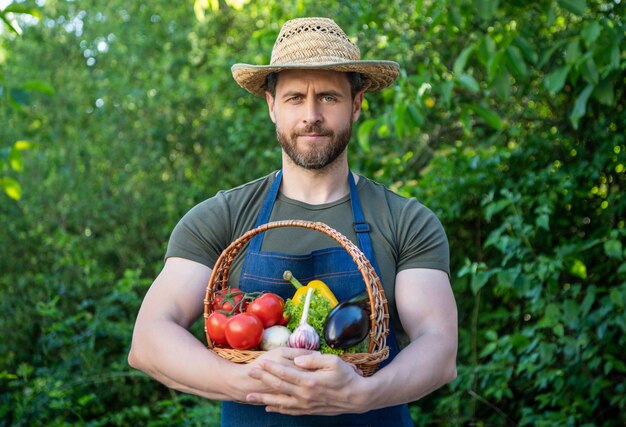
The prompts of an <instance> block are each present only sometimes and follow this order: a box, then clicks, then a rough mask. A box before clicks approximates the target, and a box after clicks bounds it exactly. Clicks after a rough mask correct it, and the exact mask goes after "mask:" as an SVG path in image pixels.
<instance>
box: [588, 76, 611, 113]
mask: <svg viewBox="0 0 626 427" xmlns="http://www.w3.org/2000/svg"><path fill="white" fill-rule="evenodd" d="M593 96H594V97H595V98H596V99H597V100H598V102H600V103H601V104H604V105H607V106H609V107H612V106H613V105H614V104H615V89H614V88H613V82H612V81H610V80H609V79H604V80H602V81H601V82H600V83H599V84H598V85H597V86H596V87H595V89H594V90H593Z"/></svg>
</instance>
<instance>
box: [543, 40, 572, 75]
mask: <svg viewBox="0 0 626 427" xmlns="http://www.w3.org/2000/svg"><path fill="white" fill-rule="evenodd" d="M565 43H567V40H559V41H558V42H556V43H554V44H553V45H552V47H551V48H550V49H548V50H547V51H546V52H545V53H544V54H543V56H542V57H541V60H540V61H539V64H537V67H538V68H541V67H543V66H544V65H546V63H547V62H548V61H549V60H550V58H551V57H552V55H553V54H554V52H555V51H556V50H557V49H560V48H561V46H563V45H564V44H565Z"/></svg>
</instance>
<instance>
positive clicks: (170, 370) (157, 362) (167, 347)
mask: <svg viewBox="0 0 626 427" xmlns="http://www.w3.org/2000/svg"><path fill="white" fill-rule="evenodd" d="M128 362H129V364H130V365H131V366H132V367H134V368H136V369H139V370H141V371H143V372H145V373H146V374H148V375H150V376H151V377H153V378H154V379H156V380H157V381H159V382H161V383H163V384H164V385H166V386H167V387H169V388H173V389H176V390H179V391H182V392H185V393H191V394H195V395H198V396H202V397H205V398H208V399H214V400H243V399H244V398H245V391H243V390H240V389H237V388H236V387H235V386H234V385H237V384H242V382H241V381H236V380H234V379H235V377H237V376H239V375H241V374H242V370H243V369H244V368H243V367H242V365H236V364H234V363H232V362H229V361H227V360H225V359H223V358H221V357H219V356H218V355H216V354H214V353H213V352H212V351H210V350H209V349H208V348H207V347H206V346H205V345H204V344H203V343H202V342H200V341H199V340H198V339H196V337H194V336H193V335H192V334H191V333H190V332H189V331H187V330H186V329H184V328H183V327H181V326H179V325H177V324H175V323H173V322H168V321H166V320H155V321H153V322H150V325H149V326H148V327H137V328H136V329H135V333H134V336H133V344H132V347H131V351H130V354H129V357H128Z"/></svg>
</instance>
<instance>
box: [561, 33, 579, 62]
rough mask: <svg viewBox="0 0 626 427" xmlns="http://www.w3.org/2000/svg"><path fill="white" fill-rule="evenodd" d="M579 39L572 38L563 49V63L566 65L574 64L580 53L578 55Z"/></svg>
mask: <svg viewBox="0 0 626 427" xmlns="http://www.w3.org/2000/svg"><path fill="white" fill-rule="evenodd" d="M579 41H580V39H579V38H578V37H574V38H573V39H572V40H571V41H570V42H569V43H568V44H567V47H566V48H565V62H566V63H568V64H572V65H573V64H575V63H576V62H577V61H578V60H579V59H580V57H581V56H582V53H580V43H579Z"/></svg>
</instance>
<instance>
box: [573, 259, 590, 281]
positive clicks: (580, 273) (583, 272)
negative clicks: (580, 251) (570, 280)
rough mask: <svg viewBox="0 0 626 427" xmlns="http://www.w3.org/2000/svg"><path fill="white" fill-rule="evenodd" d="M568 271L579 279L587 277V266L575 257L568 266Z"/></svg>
mask: <svg viewBox="0 0 626 427" xmlns="http://www.w3.org/2000/svg"><path fill="white" fill-rule="evenodd" d="M569 272H570V274H572V275H573V276H576V277H579V278H581V279H586V278H587V266H586V265H585V263H584V262H582V261H581V260H579V259H575V260H573V261H572V263H571V265H570V267H569Z"/></svg>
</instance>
